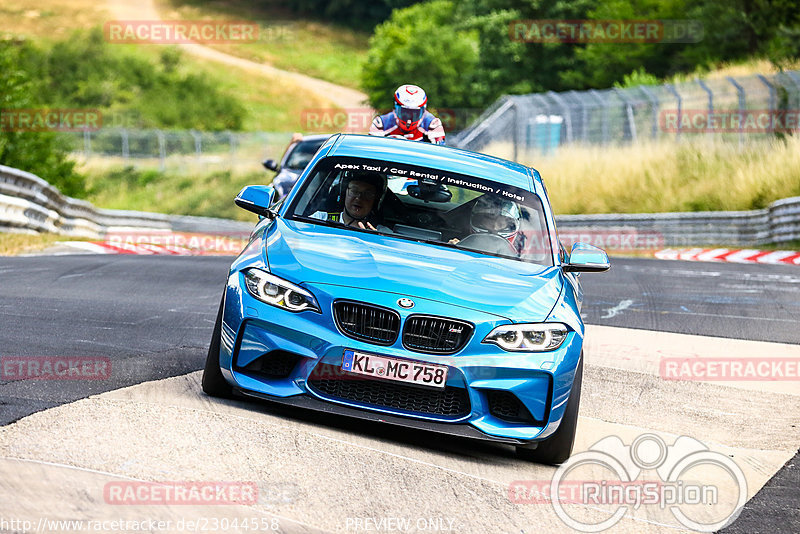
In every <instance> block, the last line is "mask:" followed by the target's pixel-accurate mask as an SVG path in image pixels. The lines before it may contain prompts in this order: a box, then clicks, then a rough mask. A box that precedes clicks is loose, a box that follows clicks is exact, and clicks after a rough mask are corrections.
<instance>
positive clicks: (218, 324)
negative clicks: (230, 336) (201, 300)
mask: <svg viewBox="0 0 800 534" xmlns="http://www.w3.org/2000/svg"><path fill="white" fill-rule="evenodd" d="M224 306H225V297H224V296H223V297H222V301H221V302H220V303H219V312H218V313H217V320H216V321H215V323H214V333H213V334H211V344H210V345H209V346H208V356H207V357H206V367H205V369H203V391H204V392H205V393H206V395H211V396H212V397H221V398H224V399H227V398H231V397H232V396H233V387H231V385H230V384H229V383H228V381H227V380H225V377H224V376H222V371H221V370H220V368H219V347H220V340H221V337H222V310H223V308H224Z"/></svg>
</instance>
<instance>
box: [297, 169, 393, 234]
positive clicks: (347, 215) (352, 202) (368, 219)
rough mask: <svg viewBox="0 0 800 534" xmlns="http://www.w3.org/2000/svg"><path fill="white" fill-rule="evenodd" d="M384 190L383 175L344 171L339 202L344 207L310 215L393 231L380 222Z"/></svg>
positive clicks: (367, 228)
mask: <svg viewBox="0 0 800 534" xmlns="http://www.w3.org/2000/svg"><path fill="white" fill-rule="evenodd" d="M385 193H386V179H385V178H384V177H382V176H381V175H379V174H375V173H369V172H349V173H346V174H345V176H344V177H343V179H342V183H341V184H340V187H339V196H338V199H337V205H341V206H343V209H342V211H340V212H339V211H337V212H325V211H317V212H315V213H313V214H312V215H310V217H312V218H314V219H321V220H324V221H331V222H337V223H340V224H343V225H345V226H353V227H355V228H361V229H362V230H374V231H376V232H391V230H390V229H389V228H388V227H386V226H383V225H381V224H379V223H378V216H377V210H378V209H379V208H380V205H381V201H382V200H383V196H384V194H385Z"/></svg>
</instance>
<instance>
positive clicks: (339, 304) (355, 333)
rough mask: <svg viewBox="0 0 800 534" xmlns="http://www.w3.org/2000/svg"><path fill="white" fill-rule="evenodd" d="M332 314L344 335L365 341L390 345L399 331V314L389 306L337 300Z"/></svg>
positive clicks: (395, 339)
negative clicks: (383, 306)
mask: <svg viewBox="0 0 800 534" xmlns="http://www.w3.org/2000/svg"><path fill="white" fill-rule="evenodd" d="M333 316H334V319H335V320H336V326H337V327H339V330H341V332H342V333H343V334H344V335H346V336H347V337H351V338H353V339H357V340H359V341H366V342H367V343H374V344H376V345H386V346H388V345H392V344H393V343H394V342H395V341H397V335H398V333H399V332H400V315H399V314H398V313H397V312H396V311H394V310H390V309H389V308H382V307H380V306H373V305H371V304H363V303H360V302H353V301H349V300H339V301H336V302H335V303H334V304H333Z"/></svg>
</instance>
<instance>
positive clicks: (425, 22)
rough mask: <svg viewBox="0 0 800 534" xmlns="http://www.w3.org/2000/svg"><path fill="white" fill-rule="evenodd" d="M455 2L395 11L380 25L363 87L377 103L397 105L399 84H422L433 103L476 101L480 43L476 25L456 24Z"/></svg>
mask: <svg viewBox="0 0 800 534" xmlns="http://www.w3.org/2000/svg"><path fill="white" fill-rule="evenodd" d="M454 14H455V6H454V3H453V2H451V1H450V0H434V1H433V2H428V3H425V4H416V5H414V6H411V7H408V8H405V9H400V10H396V11H394V13H393V14H392V17H391V18H390V19H389V20H388V21H386V22H384V23H383V24H381V25H379V26H378V27H377V28H376V30H375V34H374V35H373V37H372V39H371V40H370V50H369V54H368V56H367V61H366V63H365V64H364V67H363V69H362V79H361V81H362V87H363V88H364V90H365V91H366V92H367V94H368V95H369V101H370V104H371V105H372V106H373V107H375V108H376V109H386V108H388V107H389V106H391V102H392V100H391V98H392V94H393V93H394V91H395V89H397V87H398V86H400V85H401V84H404V83H413V84H416V85H419V86H420V87H422V88H423V89H425V91H426V92H427V93H428V102H429V103H430V105H431V106H433V107H451V108H456V107H475V106H481V105H483V104H484V103H485V100H484V99H483V98H481V95H480V94H479V91H476V90H475V89H476V86H479V85H480V84H481V83H482V82H480V78H479V77H478V76H477V75H478V62H479V48H478V36H477V32H476V31H475V30H472V29H470V28H463V27H459V26H457V25H454V24H453V17H454Z"/></svg>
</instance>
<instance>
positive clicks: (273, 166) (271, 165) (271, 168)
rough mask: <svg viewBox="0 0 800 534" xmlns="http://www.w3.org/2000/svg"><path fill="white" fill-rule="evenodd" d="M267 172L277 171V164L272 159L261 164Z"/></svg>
mask: <svg viewBox="0 0 800 534" xmlns="http://www.w3.org/2000/svg"><path fill="white" fill-rule="evenodd" d="M261 164H262V165H263V166H264V168H265V169H267V170H268V171H275V172H277V171H278V162H277V161H275V160H274V159H268V160H266V161H264V162H262V163H261Z"/></svg>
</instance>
